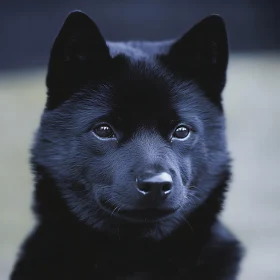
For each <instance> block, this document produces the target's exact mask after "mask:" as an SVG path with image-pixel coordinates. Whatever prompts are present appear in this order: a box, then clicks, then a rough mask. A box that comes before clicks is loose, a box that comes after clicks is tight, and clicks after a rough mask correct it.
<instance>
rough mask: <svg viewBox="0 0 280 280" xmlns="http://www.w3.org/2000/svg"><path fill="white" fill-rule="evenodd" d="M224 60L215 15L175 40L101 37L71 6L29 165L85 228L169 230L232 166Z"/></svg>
mask: <svg viewBox="0 0 280 280" xmlns="http://www.w3.org/2000/svg"><path fill="white" fill-rule="evenodd" d="M227 60H228V47H227V38H226V31H225V26H224V23H223V20H222V19H221V18H220V17H218V16H210V17H208V18H206V19H204V20H203V21H202V22H200V23H198V24H197V25H196V26H194V27H193V28H192V29H191V30H190V31H189V32H188V33H187V34H186V35H184V36H183V37H182V38H181V39H179V40H177V41H168V42H163V43H136V42H130V43H127V44H123V43H107V44H106V42H105V40H104V39H103V37H102V35H101V34H100V32H99V30H98V28H97V27H96V25H95V23H94V22H93V21H92V20H91V19H89V18H88V17H87V16H86V15H85V14H83V13H81V12H74V13H72V14H70V15H69V17H68V18H67V19H66V22H65V23H64V25H63V27H62V29H61V31H60V33H59V35H58V37H57V38H56V40H55V43H54V46H53V49H52V51H51V57H50V62H49V69H48V76H47V87H48V96H47V104H46V108H45V111H44V113H43V116H42V119H41V125H40V128H39V131H38V133H37V136H36V141H35V145H34V148H33V163H34V164H35V165H36V166H40V167H41V168H43V170H44V172H45V173H46V174H48V176H50V177H51V178H52V179H53V181H54V182H55V185H56V186H57V188H58V190H59V192H60V194H61V196H62V197H63V199H64V200H65V201H66V204H67V205H68V208H69V210H70V211H72V212H73V213H74V214H75V215H76V217H78V218H79V219H80V220H81V221H82V222H84V223H87V224H88V225H90V226H91V227H93V228H96V229H98V230H101V231H107V232H111V233H116V232H117V231H118V230H119V228H120V227H121V228H136V229H140V231H137V232H138V233H139V235H140V236H146V237H148V236H149V237H153V238H162V237H164V236H166V235H168V234H169V233H170V232H171V231H173V230H174V229H175V228H176V227H177V226H178V225H180V224H181V223H184V222H185V221H186V218H187V217H188V215H189V214H190V213H191V212H193V211H194V210H195V209H196V208H198V207H199V206H200V205H201V204H202V203H203V202H204V201H205V199H206V198H207V197H208V196H209V194H210V193H211V191H213V189H214V188H215V186H217V184H218V183H219V180H220V177H221V174H223V172H225V170H227V168H228V154H227V150H226V141H225V135H224V129H225V127H224V125H225V124H224V117H223V112H222V105H221V92H222V90H223V87H224V85H225V76H226V68H227ZM50 207H51V206H50Z"/></svg>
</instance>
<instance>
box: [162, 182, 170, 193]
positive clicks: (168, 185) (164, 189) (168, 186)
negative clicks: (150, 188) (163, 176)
mask: <svg viewBox="0 0 280 280" xmlns="http://www.w3.org/2000/svg"><path fill="white" fill-rule="evenodd" d="M170 189H171V184H169V183H165V184H163V185H162V190H163V191H164V192H166V191H170Z"/></svg>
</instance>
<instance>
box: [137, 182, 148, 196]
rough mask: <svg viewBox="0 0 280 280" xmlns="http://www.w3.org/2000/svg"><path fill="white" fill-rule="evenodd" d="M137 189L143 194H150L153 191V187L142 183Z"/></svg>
mask: <svg viewBox="0 0 280 280" xmlns="http://www.w3.org/2000/svg"><path fill="white" fill-rule="evenodd" d="M137 189H138V191H139V192H141V193H142V194H148V193H149V192H150V191H151V185H150V184H147V183H142V184H139V185H138V187H137Z"/></svg>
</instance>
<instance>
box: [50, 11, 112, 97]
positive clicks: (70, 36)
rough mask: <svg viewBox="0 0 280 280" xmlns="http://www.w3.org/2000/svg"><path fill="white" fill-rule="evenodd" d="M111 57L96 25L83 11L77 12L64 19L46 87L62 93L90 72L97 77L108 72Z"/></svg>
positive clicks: (54, 49) (53, 48)
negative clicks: (56, 89) (57, 89)
mask: <svg viewBox="0 0 280 280" xmlns="http://www.w3.org/2000/svg"><path fill="white" fill-rule="evenodd" d="M110 61H111V57H110V54H109V48H108V46H107V45H106V42H105V40H104V38H103V36H102V35H101V33H100V31H99V29H98V27H97V26H96V24H95V23H94V22H93V21H92V20H91V19H90V18H89V17H88V16H87V15H86V14H84V13H82V12H80V11H74V12H72V13H70V14H69V16H68V17H67V19H66V20H65V22H64V24H63V26H62V28H61V30H60V32H59V34H58V36H57V37H56V39H55V42H54V44H53V47H52V50H51V54H50V61H49V69H48V76H47V87H48V89H50V90H51V91H52V90H53V89H55V88H59V89H60V92H61V91H62V90H63V91H67V87H69V88H70V87H73V86H74V85H73V83H77V84H78V83H79V82H81V81H84V80H86V79H87V75H91V79H98V77H99V76H100V75H102V72H105V71H106V68H107V67H108V64H109V62H110Z"/></svg>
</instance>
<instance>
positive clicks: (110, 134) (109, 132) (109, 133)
mask: <svg viewBox="0 0 280 280" xmlns="http://www.w3.org/2000/svg"><path fill="white" fill-rule="evenodd" d="M92 131H93V133H94V134H95V135H97V136H98V137H100V138H115V134H114V131H113V129H112V128H111V127H110V126H108V125H106V124H100V125H97V126H95V127H94V128H93V129H92Z"/></svg>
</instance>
